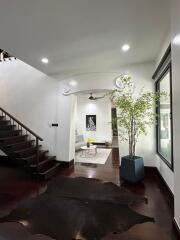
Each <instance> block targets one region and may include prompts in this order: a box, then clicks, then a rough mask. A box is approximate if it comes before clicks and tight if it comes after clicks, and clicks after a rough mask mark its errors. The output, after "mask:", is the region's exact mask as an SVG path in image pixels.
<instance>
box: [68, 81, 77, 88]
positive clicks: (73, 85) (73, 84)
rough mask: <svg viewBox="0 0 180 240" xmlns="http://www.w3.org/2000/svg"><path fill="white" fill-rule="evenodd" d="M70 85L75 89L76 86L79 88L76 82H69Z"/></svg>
mask: <svg viewBox="0 0 180 240" xmlns="http://www.w3.org/2000/svg"><path fill="white" fill-rule="evenodd" d="M69 85H70V86H72V87H75V86H77V82H76V81H75V80H71V81H70V82H69Z"/></svg>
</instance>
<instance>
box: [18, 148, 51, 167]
mask: <svg viewBox="0 0 180 240" xmlns="http://www.w3.org/2000/svg"><path fill="white" fill-rule="evenodd" d="M48 152H49V151H48V150H40V151H39V162H40V161H42V160H43V159H44V158H46V155H47V154H48ZM20 161H23V162H24V165H25V166H27V165H30V164H34V163H36V154H33V155H31V156H28V157H22V158H21V159H20Z"/></svg>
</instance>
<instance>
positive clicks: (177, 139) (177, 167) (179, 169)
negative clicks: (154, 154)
mask: <svg viewBox="0 0 180 240" xmlns="http://www.w3.org/2000/svg"><path fill="white" fill-rule="evenodd" d="M171 5H172V12H171V17H172V18H171V20H172V33H171V34H172V35H171V37H172V42H173V39H174V38H175V37H177V36H180V35H179V34H180V14H179V9H180V1H179V0H172V1H171ZM172 74H173V127H174V143H173V144H174V196H175V198H174V199H175V220H176V222H177V224H178V225H179V227H180V185H179V183H180V147H179V143H180V127H179V124H180V43H179V44H178V45H175V44H172Z"/></svg>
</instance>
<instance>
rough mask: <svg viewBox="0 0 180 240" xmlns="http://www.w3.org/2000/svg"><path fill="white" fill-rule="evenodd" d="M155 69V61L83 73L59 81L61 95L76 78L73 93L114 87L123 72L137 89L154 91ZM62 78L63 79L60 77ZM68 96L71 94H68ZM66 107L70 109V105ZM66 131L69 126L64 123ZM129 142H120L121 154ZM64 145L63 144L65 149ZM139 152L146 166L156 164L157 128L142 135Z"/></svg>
mask: <svg viewBox="0 0 180 240" xmlns="http://www.w3.org/2000/svg"><path fill="white" fill-rule="evenodd" d="M153 70H154V62H151V63H144V64H136V65H130V66H125V67H122V68H119V69H116V70H114V71H113V72H109V73H91V74H81V75H78V76H74V77H73V78H70V79H66V80H62V81H60V83H59V95H61V94H62V92H63V89H64V88H65V87H66V86H68V83H69V82H70V81H71V80H75V81H76V82H77V85H76V86H74V87H71V93H77V92H79V91H85V90H92V89H114V88H115V85H114V82H113V80H114V79H115V77H117V76H119V75H120V74H123V73H128V74H130V75H131V76H132V77H133V79H134V81H135V82H136V85H137V89H140V88H142V87H143V86H144V88H145V90H152V91H154V82H153V80H152V73H153ZM59 80H61V79H59ZM66 97H67V98H68V97H69V96H66ZM64 108H67V109H68V105H66V106H65V107H64ZM62 128H63V129H64V131H66V129H67V128H68V126H67V125H66V124H65V123H64V125H62ZM127 146H128V144H127V143H120V155H125V154H127V153H128V151H127ZM63 147H65V146H64V145H62V146H61V148H62V149H63ZM137 154H139V155H141V156H143V157H144V162H145V165H146V166H155V164H156V163H155V128H154V127H152V128H150V129H149V131H148V135H147V136H142V137H141V138H140V141H139V143H138V144H137Z"/></svg>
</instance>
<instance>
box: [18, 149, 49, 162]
mask: <svg viewBox="0 0 180 240" xmlns="http://www.w3.org/2000/svg"><path fill="white" fill-rule="evenodd" d="M48 152H49V151H48V150H40V151H39V155H40V156H41V155H43V154H45V153H48ZM33 157H36V154H33V155H31V156H28V157H22V159H23V160H28V159H29V158H33Z"/></svg>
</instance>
